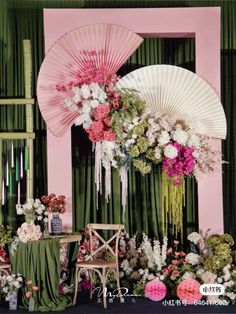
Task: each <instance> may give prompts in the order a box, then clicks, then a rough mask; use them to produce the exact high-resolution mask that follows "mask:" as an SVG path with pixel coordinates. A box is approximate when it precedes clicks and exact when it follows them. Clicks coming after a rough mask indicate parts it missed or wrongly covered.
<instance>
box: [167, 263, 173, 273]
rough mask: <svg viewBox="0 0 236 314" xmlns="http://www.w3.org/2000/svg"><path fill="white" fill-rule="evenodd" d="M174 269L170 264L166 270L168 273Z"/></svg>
mask: <svg viewBox="0 0 236 314" xmlns="http://www.w3.org/2000/svg"><path fill="white" fill-rule="evenodd" d="M174 268H175V266H174V265H172V264H170V265H169V266H168V267H167V269H168V270H169V271H172V270H173V269H174Z"/></svg>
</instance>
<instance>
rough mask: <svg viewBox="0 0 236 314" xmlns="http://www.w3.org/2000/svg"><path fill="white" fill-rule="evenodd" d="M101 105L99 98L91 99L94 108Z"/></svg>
mask: <svg viewBox="0 0 236 314" xmlns="http://www.w3.org/2000/svg"><path fill="white" fill-rule="evenodd" d="M98 105H99V101H98V100H97V99H93V100H91V101H90V106H91V107H92V108H93V109H94V108H97V106H98Z"/></svg>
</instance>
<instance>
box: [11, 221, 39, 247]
mask: <svg viewBox="0 0 236 314" xmlns="http://www.w3.org/2000/svg"><path fill="white" fill-rule="evenodd" d="M17 235H18V238H19V241H21V242H23V243H27V242H28V241H37V240H39V239H40V238H41V236H42V232H41V230H40V226H36V225H35V224H34V223H33V222H30V223H27V222H24V223H23V224H22V225H21V226H20V227H19V228H18V229H17Z"/></svg>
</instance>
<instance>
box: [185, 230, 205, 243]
mask: <svg viewBox="0 0 236 314" xmlns="http://www.w3.org/2000/svg"><path fill="white" fill-rule="evenodd" d="M188 240H189V241H190V242H192V243H194V244H198V243H199V241H201V240H203V237H202V236H201V235H200V234H199V233H198V232H192V233H190V234H189V235H188Z"/></svg>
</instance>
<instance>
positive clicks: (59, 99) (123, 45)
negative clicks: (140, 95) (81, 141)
mask: <svg viewBox="0 0 236 314" xmlns="http://www.w3.org/2000/svg"><path fill="white" fill-rule="evenodd" d="M142 41H143V38H142V37H140V36H139V35H137V34H136V33H134V32H133V31H131V30H128V29H126V28H124V27H121V26H118V25H113V24H93V25H86V26H82V27H79V28H77V29H75V30H73V31H71V32H69V33H67V34H65V35H64V36H62V37H61V38H60V39H59V40H58V41H56V42H55V43H54V45H53V46H52V47H51V48H50V50H49V51H48V53H47V54H46V57H45V59H44V61H43V64H42V66H41V68H40V72H39V76H38V84H37V95H38V102H39V107H40V110H41V113H42V115H43V118H44V120H45V121H46V123H47V126H48V128H49V129H50V130H51V132H52V133H53V134H54V135H55V136H62V135H63V134H64V133H65V132H66V131H67V130H68V129H69V128H70V127H71V126H72V125H73V123H74V120H75V119H76V117H77V116H78V112H71V111H69V110H67V109H66V108H65V107H64V106H63V103H64V98H65V95H64V94H63V93H59V92H58V91H57V89H56V86H57V85H60V84H67V83H69V82H70V81H73V79H74V78H75V74H76V73H78V72H81V74H83V71H84V67H85V63H86V60H88V58H92V61H93V64H94V65H95V67H96V68H97V69H99V68H101V67H103V68H106V71H107V72H108V74H115V73H116V72H117V70H118V69H119V68H120V67H121V66H122V65H123V64H124V63H125V61H126V60H127V59H128V58H129V57H130V56H131V55H132V54H133V52H134V51H135V50H136V49H137V48H138V46H139V45H140V44H141V43H142ZM94 52H95V53H94Z"/></svg>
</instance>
